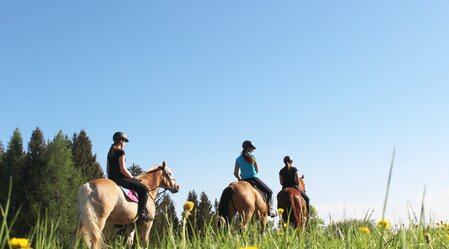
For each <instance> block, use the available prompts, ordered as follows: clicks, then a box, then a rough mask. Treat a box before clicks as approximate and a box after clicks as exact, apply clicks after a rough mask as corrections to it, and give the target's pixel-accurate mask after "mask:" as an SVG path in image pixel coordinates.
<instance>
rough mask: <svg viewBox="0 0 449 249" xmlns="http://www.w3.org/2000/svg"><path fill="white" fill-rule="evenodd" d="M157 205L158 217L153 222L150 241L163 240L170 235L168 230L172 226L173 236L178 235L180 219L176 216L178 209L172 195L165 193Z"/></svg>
mask: <svg viewBox="0 0 449 249" xmlns="http://www.w3.org/2000/svg"><path fill="white" fill-rule="evenodd" d="M161 198H162V199H160V200H159V201H157V203H156V217H155V218H154V221H153V229H152V230H151V233H150V240H151V241H155V240H157V239H160V240H162V239H163V237H164V236H165V235H167V234H169V231H168V229H170V226H172V228H173V230H172V231H171V233H172V234H175V233H177V231H178V225H179V219H178V216H177V215H176V208H175V204H174V202H173V200H172V199H171V198H170V195H169V194H167V193H165V194H164V195H163V196H162V197H161Z"/></svg>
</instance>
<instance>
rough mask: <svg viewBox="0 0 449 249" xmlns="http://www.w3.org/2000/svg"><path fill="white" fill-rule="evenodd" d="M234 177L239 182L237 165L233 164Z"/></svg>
mask: <svg viewBox="0 0 449 249" xmlns="http://www.w3.org/2000/svg"><path fill="white" fill-rule="evenodd" d="M234 176H235V177H236V178H237V179H238V180H239V181H240V175H239V165H238V164H237V163H235V166H234Z"/></svg>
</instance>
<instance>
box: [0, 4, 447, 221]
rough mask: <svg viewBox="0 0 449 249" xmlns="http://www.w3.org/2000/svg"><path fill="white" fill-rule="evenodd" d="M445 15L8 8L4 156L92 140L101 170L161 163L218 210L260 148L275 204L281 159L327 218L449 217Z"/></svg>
mask: <svg viewBox="0 0 449 249" xmlns="http://www.w3.org/2000/svg"><path fill="white" fill-rule="evenodd" d="M448 11H449V3H448V2H447V1H426V2H423V1H393V2H392V1H375V2H374V1H371V2H368V1H337V2H336V1H281V2H279V1H133V2H126V3H124V2H122V1H95V2H92V1H76V2H68V1H29V2H24V1H3V2H1V3H0V33H1V36H0V37H1V39H0V86H1V91H0V96H1V99H2V103H3V105H2V106H3V107H2V117H3V118H2V119H1V122H0V130H1V133H0V140H1V141H3V144H4V145H6V144H7V142H8V141H9V139H10V137H11V135H12V133H13V131H14V129H15V128H16V127H17V128H19V129H20V130H21V132H22V134H23V136H24V142H25V143H27V142H28V141H29V138H30V135H31V132H32V130H34V129H35V128H36V127H40V128H41V129H42V130H43V131H44V133H45V135H46V137H47V138H48V139H51V138H53V136H54V135H56V133H57V132H58V130H60V129H61V130H62V131H63V132H64V133H67V134H68V135H69V136H71V135H72V134H73V132H79V130H80V129H85V130H86V132H87V134H88V135H89V136H90V138H91V139H92V141H93V144H94V148H93V149H94V152H95V153H97V156H98V159H99V162H100V163H101V164H102V166H105V160H106V159H105V158H106V152H107V150H108V148H109V146H110V144H111V142H112V141H111V137H112V134H113V133H114V132H115V131H117V130H122V131H124V132H126V133H127V134H128V136H129V137H130V140H131V142H130V143H129V144H128V146H127V148H126V151H127V158H128V164H131V163H137V164H140V165H141V166H142V167H144V168H145V167H147V168H148V167H151V166H153V165H154V164H157V163H161V162H162V161H163V160H165V161H166V162H167V164H168V166H169V167H171V168H172V170H173V171H174V173H175V176H176V177H177V179H178V181H179V182H180V184H181V187H182V191H181V192H180V193H178V194H176V195H173V198H174V200H175V201H176V204H177V206H178V209H180V208H181V206H182V204H183V203H184V201H185V199H186V197H187V193H188V191H189V190H192V189H195V190H196V191H197V192H201V191H205V192H206V193H207V194H208V196H209V197H210V198H211V199H212V200H213V199H215V198H219V196H220V194H221V191H222V190H223V188H224V187H225V186H226V185H227V184H229V183H230V182H231V181H233V180H234V177H233V175H232V171H233V165H234V160H235V158H236V157H237V156H238V155H239V153H240V150H241V147H240V146H241V143H242V141H243V140H245V139H251V140H253V141H254V143H255V144H256V146H257V150H256V151H255V155H256V157H257V159H258V162H259V165H260V178H261V179H263V180H264V181H265V182H266V183H267V184H268V185H269V186H270V187H271V188H272V189H273V190H274V191H275V193H277V191H279V189H280V185H279V183H278V172H279V170H280V168H281V167H282V165H283V164H282V158H283V156H284V155H287V154H288V155H291V156H292V157H293V158H294V161H295V166H296V167H298V168H299V170H300V171H301V172H302V173H303V174H305V176H306V184H307V189H308V194H309V195H310V197H311V201H312V205H314V206H316V207H317V209H318V211H319V212H320V216H322V217H323V218H325V219H328V216H329V215H330V216H332V217H333V218H334V219H339V218H342V217H360V216H362V217H363V215H364V212H366V211H367V210H369V209H374V216H375V217H378V216H379V215H380V214H381V211H382V210H381V206H382V202H383V198H384V195H385V188H386V180H387V175H388V169H389V165H390V161H391V156H392V153H393V148H396V160H395V168H394V171H393V177H392V186H391V191H390V200H389V206H388V212H387V215H388V216H389V217H390V219H407V205H408V203H410V204H411V206H412V207H413V208H414V210H415V211H417V210H419V208H420V199H421V195H422V192H423V189H424V186H426V187H427V194H426V207H427V211H428V212H429V213H432V214H433V215H435V216H436V217H437V218H438V219H443V220H447V219H448V218H449V212H448V211H447V206H448V205H449V184H448V183H447V176H448V175H449V167H448V166H449V153H448V151H449V129H448V127H449V100H448V97H447V96H448V93H449V71H448V68H449V60H448V59H447V58H449V45H448V44H449V29H448V27H449V17H448V15H447V13H448Z"/></svg>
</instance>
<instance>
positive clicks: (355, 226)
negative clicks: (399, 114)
mask: <svg viewBox="0 0 449 249" xmlns="http://www.w3.org/2000/svg"><path fill="white" fill-rule="evenodd" d="M394 155H395V152H393V158H392V161H391V166H390V171H389V175H388V181H387V189H386V194H385V202H384V208H383V210H382V219H386V220H388V219H387V217H385V210H386V207H387V200H388V193H389V191H390V182H391V176H392V171H393V165H394ZM424 197H425V190H424V193H423V202H422V206H421V210H420V211H421V213H420V217H419V219H418V218H417V217H416V215H414V218H410V219H409V225H407V226H406V225H403V224H391V227H390V228H388V229H387V228H383V227H381V226H378V225H377V221H374V220H371V214H367V215H366V216H365V218H364V219H363V220H344V221H339V222H332V223H331V224H329V225H327V226H324V225H322V224H319V223H314V222H311V223H309V224H311V226H309V227H307V228H306V229H302V230H295V229H293V228H291V227H289V226H287V227H284V226H283V225H282V224H274V223H269V226H268V229H267V231H266V232H265V233H263V234H261V233H260V226H259V224H258V223H257V222H253V223H252V224H250V225H249V226H248V227H247V228H246V229H244V230H243V231H240V230H238V229H234V228H231V229H222V230H218V229H215V228H214V227H215V226H214V224H212V223H215V222H216V220H215V221H212V222H211V224H210V225H209V226H208V227H207V228H206V229H205V231H203V232H202V233H201V234H200V233H196V234H191V235H190V236H189V235H187V234H186V230H187V229H186V226H187V225H188V224H185V225H182V226H181V227H180V228H179V229H173V227H168V228H167V229H166V232H164V233H163V234H158V236H156V238H157V239H154V240H153V241H150V245H149V247H150V248H180V249H184V248H198V249H200V248H217V249H218V248H220V249H222V248H223V249H226V248H232V249H235V248H245V247H256V248H307V249H313V248H357V249H358V248H431V249H433V248H449V225H448V224H441V223H440V224H438V225H437V224H436V223H435V222H433V221H432V220H429V221H428V222H424V221H425V220H424V215H423V214H424ZM10 211H11V210H9V202H8V203H6V205H5V206H4V207H1V215H2V217H12V219H11V224H8V223H7V219H3V220H2V223H1V227H0V248H9V245H8V242H9V241H10V239H11V238H13V237H15V236H14V234H10V231H11V227H12V226H13V225H14V220H15V217H17V215H18V212H16V213H14V214H11V213H10ZM184 214H185V213H184ZM166 218H167V219H168V217H166ZM184 221H185V219H184ZM286 223H288V222H286ZM75 228H76V227H74V231H75V230H76V229H75ZM110 228H111V227H110ZM361 228H363V229H362V230H364V231H362V230H361ZM57 231H58V223H57V222H53V221H51V220H49V219H48V218H47V217H45V218H44V219H42V220H41V219H38V222H37V224H36V225H35V226H34V227H33V228H32V232H31V233H30V235H29V236H28V237H27V238H26V239H28V240H29V241H30V243H31V247H32V248H34V249H59V248H63V241H62V240H63V239H62V238H58V235H57V234H58V233H57ZM173 231H178V232H173ZM108 234H109V235H114V232H113V231H112V232H111V231H108ZM107 237H113V238H114V239H112V240H111V239H110V240H109V241H107V243H108V245H110V246H111V248H128V247H127V245H126V238H124V237H123V236H120V235H119V234H116V235H115V236H107ZM135 244H136V245H137V246H136V247H135V248H144V247H143V246H142V242H141V241H139V240H138V239H137V240H136V241H135ZM73 247H74V248H85V246H84V245H83V243H82V242H81V241H80V239H78V240H75V242H74V245H73Z"/></svg>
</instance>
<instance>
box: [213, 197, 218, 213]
mask: <svg viewBox="0 0 449 249" xmlns="http://www.w3.org/2000/svg"><path fill="white" fill-rule="evenodd" d="M214 215H218V200H217V198H215V201H214Z"/></svg>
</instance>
